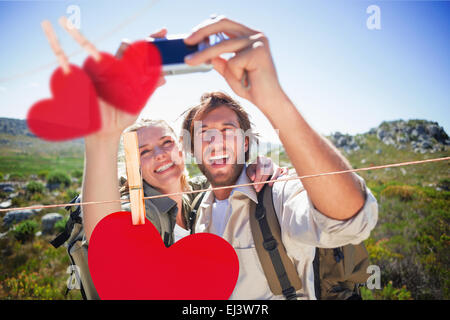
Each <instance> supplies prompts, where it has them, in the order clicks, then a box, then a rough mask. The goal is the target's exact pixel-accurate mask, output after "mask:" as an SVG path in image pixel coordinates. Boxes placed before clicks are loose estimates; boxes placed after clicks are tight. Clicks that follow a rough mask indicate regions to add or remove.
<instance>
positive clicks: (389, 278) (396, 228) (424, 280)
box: [0, 118, 450, 299]
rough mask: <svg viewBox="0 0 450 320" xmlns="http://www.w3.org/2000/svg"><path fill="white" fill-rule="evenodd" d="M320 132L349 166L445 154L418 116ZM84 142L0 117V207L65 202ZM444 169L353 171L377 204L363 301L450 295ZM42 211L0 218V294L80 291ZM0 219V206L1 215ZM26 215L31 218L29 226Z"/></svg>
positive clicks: (283, 158)
mask: <svg viewBox="0 0 450 320" xmlns="http://www.w3.org/2000/svg"><path fill="white" fill-rule="evenodd" d="M20 121H22V122H21V123H20ZM5 123H7V124H5ZM436 128H437V129H436ZM441 129H442V128H441ZM328 138H329V139H330V140H331V141H332V142H333V143H334V144H335V145H336V146H337V147H338V149H339V150H340V151H341V152H342V153H343V154H344V155H345V156H346V158H347V159H348V160H349V161H350V163H351V165H352V166H353V167H354V168H362V167H369V166H373V165H382V164H389V163H397V162H404V161H412V160H422V159H430V158H438V157H444V156H449V154H450V152H449V151H448V137H447V136H446V134H445V132H443V130H440V129H439V127H438V126H437V124H436V123H430V122H426V121H425V122H424V121H421V120H412V121H408V122H402V121H399V122H386V123H382V124H380V126H379V127H377V128H374V129H372V130H371V131H369V132H367V133H364V134H359V135H356V136H348V135H343V134H339V133H335V134H333V135H331V136H329V137H328ZM83 148H84V146H83V141H82V140H78V141H71V142H65V143H49V142H45V141H41V140H39V139H37V138H36V137H34V136H33V135H32V134H30V133H29V132H28V131H27V129H26V126H24V121H23V120H14V119H6V120H5V118H0V183H9V184H12V185H13V188H14V193H13V194H14V197H12V193H10V192H3V191H0V204H1V203H5V202H8V201H10V202H11V204H10V206H13V207H15V206H26V205H31V204H39V203H41V204H51V203H64V202H67V201H69V200H70V199H71V198H72V197H73V196H74V195H75V194H76V193H77V191H79V190H80V187H81V181H80V178H81V173H82V170H83V155H84V149H83ZM276 156H277V157H278V159H279V161H280V164H281V165H282V166H288V167H290V161H289V158H288V157H287V155H286V153H285V152H284V151H283V150H282V149H281V150H280V152H279V153H276ZM449 166H450V163H449V162H448V161H445V162H438V163H429V164H420V165H413V166H407V167H402V168H390V169H381V170H371V171H365V172H361V173H359V174H360V175H361V176H362V177H363V178H364V179H365V181H366V183H367V185H368V186H369V188H370V189H371V191H372V192H373V193H374V195H375V196H376V197H377V199H378V201H379V221H378V224H377V226H376V228H375V229H374V231H373V232H372V234H371V236H370V238H369V239H368V240H366V241H365V243H366V246H367V248H368V251H369V253H370V257H371V264H374V265H378V266H379V267H380V269H381V282H382V286H381V289H380V290H368V289H364V288H363V295H364V298H365V299H449V298H450V274H449V270H450V268H449V266H450V227H449V226H450V191H449V190H450V174H449V173H450V171H449ZM188 169H189V172H190V174H191V175H195V174H197V173H198V169H197V168H196V167H195V166H193V165H191V166H188ZM55 172H60V173H61V172H62V173H63V174H65V175H66V176H67V179H69V182H68V183H69V185H64V184H61V186H60V187H59V188H57V189H55V190H50V189H48V188H47V187H46V185H47V183H48V182H49V181H48V180H49V179H50V176H51V175H52V174H54V173H55ZM31 182H33V183H34V185H33V187H30V184H31ZM36 184H37V187H36ZM39 184H41V186H39ZM27 186H28V187H27ZM50 212H57V213H60V214H62V215H64V216H65V217H66V218H67V213H66V212H65V211H64V210H63V209H58V210H52V209H44V210H42V211H40V212H38V213H37V214H36V215H35V216H33V218H32V219H30V220H27V221H24V222H20V223H16V224H15V225H14V226H13V228H12V229H11V228H8V227H5V226H3V224H1V223H0V261H1V263H0V299H80V298H81V295H80V293H79V291H77V290H75V291H71V292H70V293H69V294H68V295H67V296H65V295H64V293H65V290H66V283H67V279H68V276H69V275H68V274H67V273H66V270H67V266H68V265H69V259H68V256H67V254H66V251H65V248H59V249H54V248H53V247H52V246H51V245H50V244H49V243H48V241H49V240H50V239H52V238H53V237H54V236H55V234H56V233H57V232H58V230H61V228H62V227H63V222H64V221H61V223H59V225H58V226H57V227H56V228H55V231H54V234H50V235H48V234H47V235H46V234H43V235H41V234H39V233H38V235H37V236H35V232H38V231H39V225H40V223H41V220H40V219H41V218H42V217H43V215H45V214H46V213H50ZM4 216H5V214H4V213H0V222H1V220H3V219H2V218H3V217H4ZM30 221H34V222H36V223H37V225H38V227H37V229H36V228H35V227H33V226H32V223H30ZM27 223H28V224H27ZM25 227H28V228H29V230H32V232H31V233H30V241H25V242H21V241H19V240H18V237H17V234H18V232H19V231H20V230H27V229H26V228H25ZM13 229H14V230H16V231H13ZM21 232H25V231H21Z"/></svg>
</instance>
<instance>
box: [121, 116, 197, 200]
mask: <svg viewBox="0 0 450 320" xmlns="http://www.w3.org/2000/svg"><path fill="white" fill-rule="evenodd" d="M147 127H160V128H165V129H168V130H169V131H170V132H171V133H172V134H173V136H174V137H175V141H176V143H178V144H179V142H180V141H179V140H178V137H177V134H176V133H175V131H174V130H173V128H172V127H171V126H170V125H169V124H168V123H167V122H166V121H165V120H153V119H140V120H138V121H136V122H135V123H133V124H132V125H131V126H129V127H128V128H126V129H125V130H124V133H126V132H137V131H138V130H139V129H141V128H147ZM180 150H183V149H182V148H181V147H180ZM180 182H181V188H182V190H183V191H188V190H190V189H191V187H190V185H189V183H188V172H187V170H186V168H184V169H183V172H182V173H181V177H180ZM122 193H128V183H127V182H124V184H123V187H122V189H121V194H122Z"/></svg>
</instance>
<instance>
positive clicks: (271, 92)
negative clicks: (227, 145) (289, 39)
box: [185, 18, 284, 113]
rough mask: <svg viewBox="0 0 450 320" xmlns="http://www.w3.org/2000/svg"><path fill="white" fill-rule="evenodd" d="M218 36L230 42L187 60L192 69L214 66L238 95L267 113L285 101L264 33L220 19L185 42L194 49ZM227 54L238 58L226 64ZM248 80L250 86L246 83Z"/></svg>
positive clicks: (213, 21)
mask: <svg viewBox="0 0 450 320" xmlns="http://www.w3.org/2000/svg"><path fill="white" fill-rule="evenodd" d="M217 33H224V34H226V35H227V36H228V38H229V39H227V40H224V41H222V42H220V43H218V44H216V45H214V46H212V47H210V48H207V49H205V50H203V51H200V52H197V53H195V54H194V55H192V56H190V57H187V58H186V60H185V62H186V63H187V64H188V65H198V64H202V63H208V62H211V63H212V64H213V66H214V69H215V70H216V71H217V72H219V73H220V74H221V75H222V76H223V77H224V78H225V80H226V81H227V82H228V84H229V85H230V87H231V88H232V89H233V91H234V92H235V93H236V94H237V95H239V96H241V97H243V98H245V99H247V100H249V101H250V102H252V103H253V104H255V105H256V106H257V107H259V108H260V109H261V111H263V112H264V113H266V112H267V111H268V110H269V109H270V108H271V107H273V106H274V105H276V104H277V103H279V101H280V99H282V98H283V97H284V93H283V91H282V89H281V87H280V84H279V82H278V78H277V74H276V71H275V66H274V64H273V61H272V56H271V53H270V48H269V43H268V39H267V38H266V37H265V35H264V34H263V33H261V32H260V31H257V30H253V29H250V28H248V27H246V26H244V25H242V24H240V23H237V22H234V21H232V20H229V19H227V18H217V19H212V20H209V22H208V23H206V24H203V25H202V26H201V27H200V28H196V30H195V31H194V32H193V33H192V34H191V35H190V36H189V37H187V38H186V39H185V43H186V44H188V45H194V44H196V43H199V42H200V41H202V40H203V39H204V38H206V37H208V36H210V35H213V34H217ZM224 53H235V55H234V57H232V58H230V59H228V60H226V59H224V58H222V57H220V55H222V54H224ZM246 73H247V75H246ZM246 76H248V82H249V86H247V85H246V84H243V83H242V82H243V81H242V80H243V78H244V79H245V77H246Z"/></svg>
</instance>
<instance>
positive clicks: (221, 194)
mask: <svg viewBox="0 0 450 320" xmlns="http://www.w3.org/2000/svg"><path fill="white" fill-rule="evenodd" d="M214 187H215V186H213V188H214ZM231 191H233V188H227V189H220V190H214V191H213V192H214V196H215V197H216V199H217V200H225V199H228V197H229V196H230V194H231Z"/></svg>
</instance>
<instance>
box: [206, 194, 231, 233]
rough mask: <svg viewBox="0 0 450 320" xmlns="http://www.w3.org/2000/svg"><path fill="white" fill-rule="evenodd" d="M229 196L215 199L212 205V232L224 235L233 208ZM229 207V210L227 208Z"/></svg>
mask: <svg viewBox="0 0 450 320" xmlns="http://www.w3.org/2000/svg"><path fill="white" fill-rule="evenodd" d="M229 203H230V202H229V201H228V198H227V199H225V200H217V199H215V200H214V203H213V205H212V215H211V216H212V220H211V229H210V231H211V233H214V234H216V235H218V236H220V237H221V236H222V235H223V232H224V231H225V226H226V225H227V223H228V219H229V218H230V213H231V208H228V207H229ZM227 209H228V210H227Z"/></svg>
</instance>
